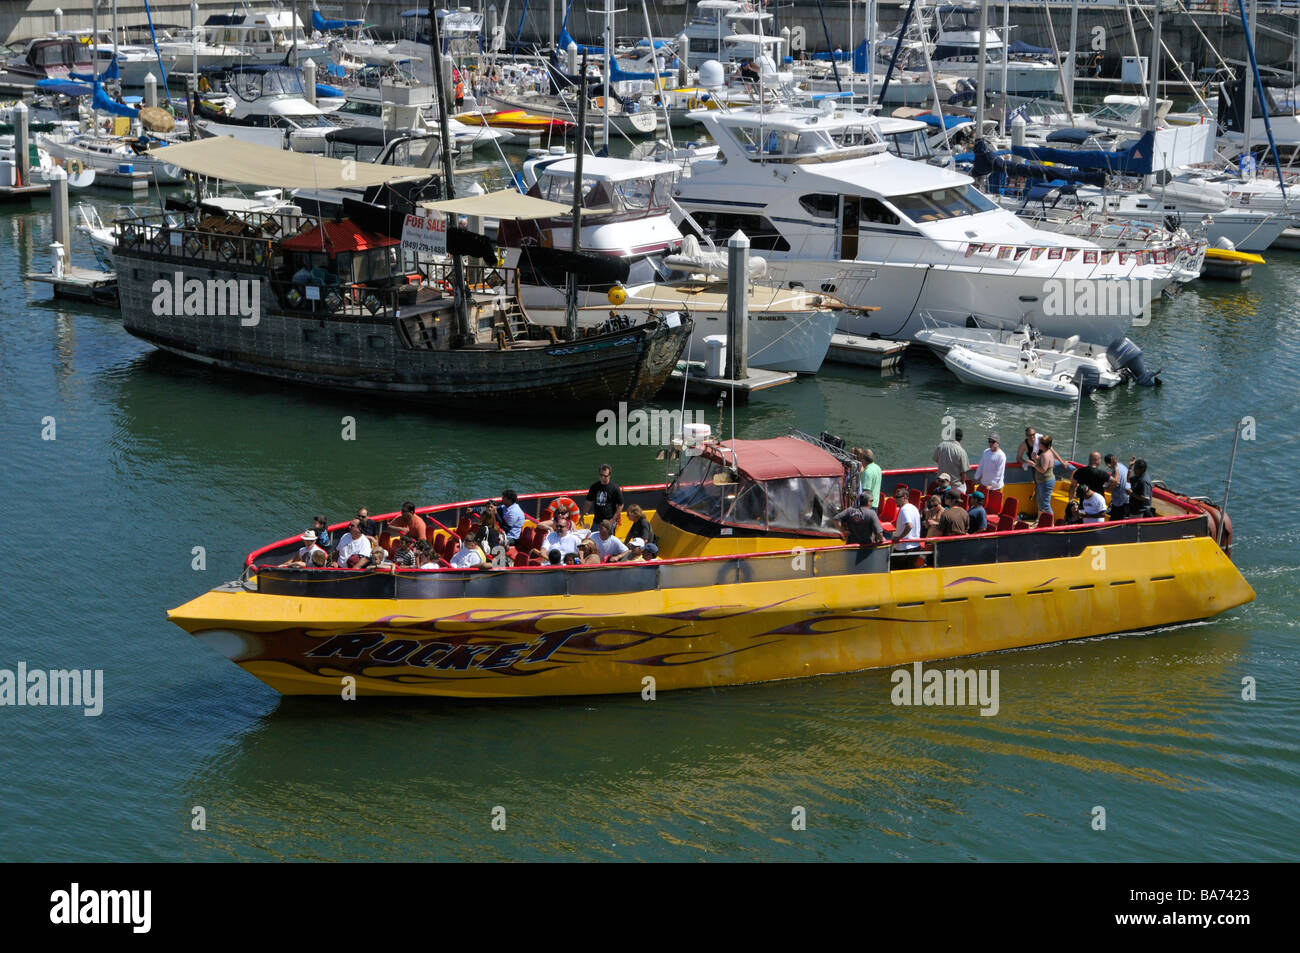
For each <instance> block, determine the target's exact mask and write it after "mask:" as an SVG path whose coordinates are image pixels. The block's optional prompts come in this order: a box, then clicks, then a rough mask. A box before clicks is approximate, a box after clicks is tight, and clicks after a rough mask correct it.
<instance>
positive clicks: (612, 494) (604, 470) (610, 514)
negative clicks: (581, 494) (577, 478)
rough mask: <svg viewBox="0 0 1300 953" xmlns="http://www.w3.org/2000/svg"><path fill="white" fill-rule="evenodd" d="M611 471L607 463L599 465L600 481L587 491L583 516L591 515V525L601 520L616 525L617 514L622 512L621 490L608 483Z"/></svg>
mask: <svg viewBox="0 0 1300 953" xmlns="http://www.w3.org/2000/svg"><path fill="white" fill-rule="evenodd" d="M611 472H612V471H611V470H610V468H609V464H608V463H602V464H601V465H600V479H598V480H597V481H596V482H595V483H593V484H592V485H591V489H589V490H588V491H587V505H586V506H585V507H584V508H583V511H582V512H583V515H586V514H587V513H590V514H591V523H592V525H593V526H594V525H596V524H597V523H599V522H600V521H601V520H609V521H610V522H611V523H612V524H614V525H615V526H617V525H618V517H619V514H620V513H622V512H623V490H622V489H621V488H620V487H619V486H618V485H617V484H615V483H612V482H611V481H610V474H611Z"/></svg>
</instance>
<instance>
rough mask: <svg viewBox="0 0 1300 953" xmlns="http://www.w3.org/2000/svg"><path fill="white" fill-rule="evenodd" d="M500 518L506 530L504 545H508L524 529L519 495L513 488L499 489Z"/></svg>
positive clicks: (517, 537) (516, 538)
mask: <svg viewBox="0 0 1300 953" xmlns="http://www.w3.org/2000/svg"><path fill="white" fill-rule="evenodd" d="M500 519H501V524H502V525H503V526H504V527H505V531H506V545H510V544H512V543H514V542H515V541H516V540H518V539H519V534H520V533H522V532H523V531H524V511H523V509H522V508H521V507H520V506H519V495H518V494H517V493H515V491H514V490H511V489H505V490H502V491H501V510H500Z"/></svg>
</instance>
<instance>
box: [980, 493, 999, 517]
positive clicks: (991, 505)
mask: <svg viewBox="0 0 1300 953" xmlns="http://www.w3.org/2000/svg"><path fill="white" fill-rule="evenodd" d="M988 495H989V498H988V499H987V500H985V501H984V508H985V509H986V510H988V511H989V512H990V513H992V514H994V515H997V514H998V513H1001V512H1002V491H1001V490H989V494H988Z"/></svg>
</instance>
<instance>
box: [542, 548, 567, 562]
mask: <svg viewBox="0 0 1300 953" xmlns="http://www.w3.org/2000/svg"><path fill="white" fill-rule="evenodd" d="M546 561H547V562H549V563H550V564H551V565H552V566H559V565H561V564H563V562H564V554H563V553H562V552H560V551H559V550H558V549H552V550H551V551H550V553H548V554H547V556H546Z"/></svg>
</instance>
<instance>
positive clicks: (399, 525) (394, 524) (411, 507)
mask: <svg viewBox="0 0 1300 953" xmlns="http://www.w3.org/2000/svg"><path fill="white" fill-rule="evenodd" d="M388 528H389V530H396V531H397V532H399V533H401V534H402V535H403V536H413V537H415V538H416V539H424V538H425V535H426V532H425V526H424V520H422V519H421V518H420V517H418V516H416V515H415V504H414V503H412V502H411V501H409V500H408V501H407V502H405V503H403V504H402V512H401V515H399V516H398V517H397V518H396V519H392V520H389V522H388Z"/></svg>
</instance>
